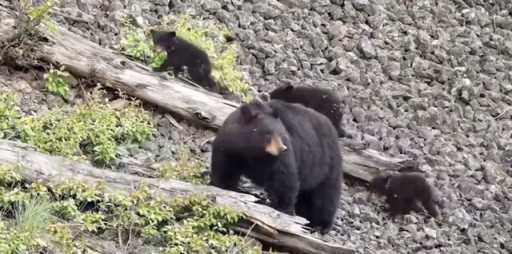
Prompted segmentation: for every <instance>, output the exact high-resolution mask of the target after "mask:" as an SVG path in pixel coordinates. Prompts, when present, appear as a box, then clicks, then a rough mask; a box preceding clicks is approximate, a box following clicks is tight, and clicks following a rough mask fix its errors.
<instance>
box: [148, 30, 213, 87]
mask: <svg viewBox="0 0 512 254" xmlns="http://www.w3.org/2000/svg"><path fill="white" fill-rule="evenodd" d="M150 33H151V37H152V39H153V43H154V44H155V45H156V46H157V47H159V48H160V49H162V50H165V51H166V52H167V58H166V59H165V61H164V62H163V63H162V64H161V65H160V66H159V67H156V68H154V69H153V71H157V72H162V71H166V70H168V69H170V68H172V69H173V71H174V73H176V74H177V73H180V72H184V71H185V68H186V69H187V71H188V74H189V75H190V78H191V79H192V81H194V82H195V83H197V84H198V85H200V86H202V87H204V88H207V89H210V90H213V89H214V88H216V84H215V81H213V79H212V77H211V72H212V65H211V63H210V59H209V58H208V54H206V52H205V51H204V50H202V49H201V48H199V47H198V46H196V45H194V44H192V43H190V42H188V41H186V40H185V39H183V38H180V37H179V36H177V35H176V32H175V31H170V32H169V31H158V30H151V31H150Z"/></svg>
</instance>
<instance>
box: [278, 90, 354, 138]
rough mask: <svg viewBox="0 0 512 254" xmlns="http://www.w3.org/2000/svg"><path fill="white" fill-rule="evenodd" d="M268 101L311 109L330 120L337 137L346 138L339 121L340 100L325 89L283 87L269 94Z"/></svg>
mask: <svg viewBox="0 0 512 254" xmlns="http://www.w3.org/2000/svg"><path fill="white" fill-rule="evenodd" d="M270 99H273V100H282V101H286V102H288V103H300V104H302V105H304V106H306V107H308V108H312V109H314V110H316V111H318V112H320V113H322V114H324V115H325V116H327V118H329V120H331V122H332V124H333V125H334V127H335V128H336V131H337V132H338V137H346V136H347V135H346V132H345V130H344V129H343V128H342V127H341V119H342V118H343V111H342V110H343V109H342V107H341V104H342V103H341V100H340V99H339V98H338V97H336V96H335V95H334V94H333V93H332V92H331V91H329V90H327V89H322V88H315V87H304V86H303V87H294V86H293V85H284V86H281V87H278V88H276V89H275V90H273V91H272V92H270Z"/></svg>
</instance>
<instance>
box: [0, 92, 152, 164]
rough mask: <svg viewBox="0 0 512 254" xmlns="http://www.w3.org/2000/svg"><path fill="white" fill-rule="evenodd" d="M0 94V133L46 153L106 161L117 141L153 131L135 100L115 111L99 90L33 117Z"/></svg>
mask: <svg viewBox="0 0 512 254" xmlns="http://www.w3.org/2000/svg"><path fill="white" fill-rule="evenodd" d="M0 95H1V96H0V120H2V123H0V133H3V135H4V136H5V135H6V134H7V135H8V136H9V137H13V138H19V139H20V140H21V141H22V142H25V143H29V144H32V145H35V146H36V147H38V148H40V149H41V150H42V151H45V152H48V153H50V154H57V155H62V156H65V157H84V156H88V155H90V156H91V159H93V160H95V161H97V162H100V163H109V162H110V161H112V159H114V158H115V156H116V151H117V150H116V149H117V146H118V145H119V144H122V143H140V142H142V141H145V140H148V139H149V138H150V137H151V136H152V135H153V134H154V133H155V131H156V130H155V128H154V126H153V124H152V123H151V118H150V116H149V114H148V113H147V112H145V111H144V110H143V109H142V108H140V107H139V106H138V105H137V103H136V102H134V103H131V104H130V105H128V107H125V108H124V109H122V110H116V109H113V108H112V107H110V105H109V104H108V103H106V102H105V101H104V100H102V99H101V98H102V96H101V93H98V94H97V95H96V96H95V95H91V96H90V98H89V99H90V100H89V102H88V103H87V104H82V105H78V106H76V107H74V108H72V109H70V110H69V109H68V110H64V109H55V110H52V111H50V112H48V113H46V114H43V115H35V116H26V115H23V114H21V113H19V112H18V111H17V109H16V107H15V103H14V96H12V95H7V96H4V95H2V94H0Z"/></svg>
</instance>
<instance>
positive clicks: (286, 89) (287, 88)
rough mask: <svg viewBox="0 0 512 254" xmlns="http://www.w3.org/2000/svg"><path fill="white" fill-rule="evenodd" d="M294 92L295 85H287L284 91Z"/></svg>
mask: <svg viewBox="0 0 512 254" xmlns="http://www.w3.org/2000/svg"><path fill="white" fill-rule="evenodd" d="M291 90H293V85H286V86H285V87H284V88H283V91H291Z"/></svg>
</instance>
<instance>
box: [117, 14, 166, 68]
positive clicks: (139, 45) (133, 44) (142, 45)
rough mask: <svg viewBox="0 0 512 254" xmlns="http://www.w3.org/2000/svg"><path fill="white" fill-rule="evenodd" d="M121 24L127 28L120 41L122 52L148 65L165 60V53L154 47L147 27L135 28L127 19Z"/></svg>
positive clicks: (156, 64)
mask: <svg viewBox="0 0 512 254" xmlns="http://www.w3.org/2000/svg"><path fill="white" fill-rule="evenodd" d="M123 25H124V26H125V27H126V28H127V31H126V34H125V36H124V37H123V38H122V39H121V43H120V49H121V52H122V53H123V54H126V55H128V56H130V57H133V58H134V59H137V60H141V61H143V62H144V63H147V64H149V66H150V67H157V66H159V65H160V64H161V63H162V62H163V61H164V60H165V53H164V52H160V51H158V50H155V49H154V47H153V42H152V41H151V40H150V39H149V38H150V35H149V30H148V29H145V30H142V29H137V28H136V27H134V26H133V25H132V24H131V23H130V22H129V20H128V19H125V20H124V22H123Z"/></svg>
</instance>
